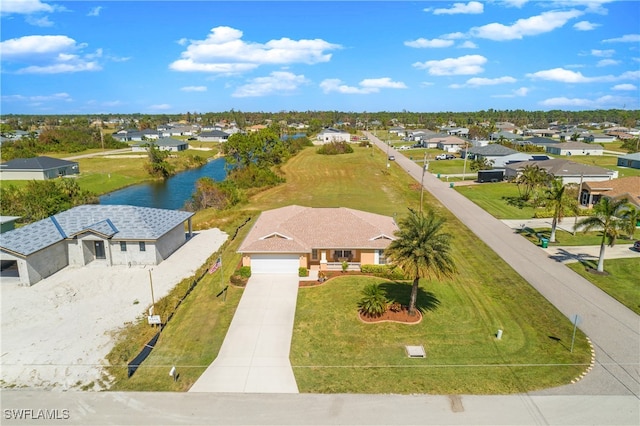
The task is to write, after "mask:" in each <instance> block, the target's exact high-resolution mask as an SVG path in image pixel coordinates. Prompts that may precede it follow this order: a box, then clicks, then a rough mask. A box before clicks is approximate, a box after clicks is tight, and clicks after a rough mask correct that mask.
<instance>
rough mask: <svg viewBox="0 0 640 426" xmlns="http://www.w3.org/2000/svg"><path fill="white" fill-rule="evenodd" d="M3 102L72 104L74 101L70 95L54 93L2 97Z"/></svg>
mask: <svg viewBox="0 0 640 426" xmlns="http://www.w3.org/2000/svg"><path fill="white" fill-rule="evenodd" d="M2 100H3V101H8V102H11V101H19V102H50V101H65V102H71V101H72V100H73V99H72V98H71V96H70V95H69V94H68V93H65V92H60V93H54V94H52V95H35V96H24V95H6V96H2Z"/></svg>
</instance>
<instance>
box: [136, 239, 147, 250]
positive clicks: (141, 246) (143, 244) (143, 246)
mask: <svg viewBox="0 0 640 426" xmlns="http://www.w3.org/2000/svg"><path fill="white" fill-rule="evenodd" d="M138 244H140V251H147V245H146V244H145V242H144V241H140V242H139V243H138Z"/></svg>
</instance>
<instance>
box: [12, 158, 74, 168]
mask: <svg viewBox="0 0 640 426" xmlns="http://www.w3.org/2000/svg"><path fill="white" fill-rule="evenodd" d="M74 164H78V163H77V162H75V161H67V160H61V159H59V158H52V157H33V158H16V159H13V160H11V161H7V162H6V163H2V164H0V167H2V170H49V169H55V168H57V167H66V166H72V165H74Z"/></svg>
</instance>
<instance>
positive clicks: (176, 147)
mask: <svg viewBox="0 0 640 426" xmlns="http://www.w3.org/2000/svg"><path fill="white" fill-rule="evenodd" d="M149 145H155V146H156V147H157V148H158V149H159V150H160V151H172V152H178V151H185V150H187V149H189V143H188V142H186V141H179V140H177V139H172V138H160V139H158V140H156V141H153V142H147V143H141V144H137V145H133V146H132V147H131V150H132V151H133V152H143V151H148V149H149Z"/></svg>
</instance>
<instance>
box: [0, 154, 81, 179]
mask: <svg viewBox="0 0 640 426" xmlns="http://www.w3.org/2000/svg"><path fill="white" fill-rule="evenodd" d="M79 173H80V167H79V166H78V163H77V162H75V161H67V160H61V159H59V158H51V157H33V158H16V159H13V160H11V161H7V162H6V163H2V164H0V179H2V180H47V179H53V178H57V177H62V176H71V175H77V174H79Z"/></svg>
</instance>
